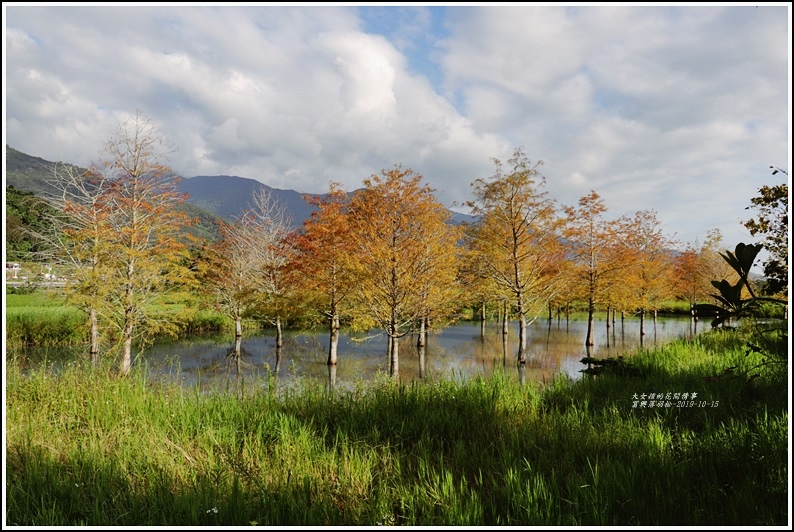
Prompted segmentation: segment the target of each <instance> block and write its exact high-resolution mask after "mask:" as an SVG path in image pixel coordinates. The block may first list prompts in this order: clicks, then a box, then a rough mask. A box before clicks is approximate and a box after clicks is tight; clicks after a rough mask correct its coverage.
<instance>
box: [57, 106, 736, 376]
mask: <svg viewBox="0 0 794 532" xmlns="http://www.w3.org/2000/svg"><path fill="white" fill-rule="evenodd" d="M167 149H168V145H167V143H166V142H164V141H163V139H162V138H161V137H160V135H159V133H158V131H157V129H156V127H155V126H154V124H153V123H152V121H151V120H150V119H149V118H148V117H145V116H143V115H141V114H140V113H138V114H136V115H135V116H134V117H133V118H131V119H130V120H128V121H127V122H124V123H122V125H121V126H120V128H119V130H118V131H117V132H116V133H115V134H114V135H113V137H112V139H111V140H110V141H109V142H108V143H107V145H106V146H105V149H104V151H103V154H104V155H105V156H106V159H105V160H104V162H102V163H100V164H97V165H95V166H93V167H92V168H91V169H90V170H89V172H88V173H86V174H80V175H78V174H76V173H74V172H70V171H62V172H57V173H56V177H57V179H56V180H55V183H54V184H55V185H56V187H57V189H58V190H60V191H61V194H60V195H59V196H58V197H56V198H53V200H54V203H55V205H57V207H58V212H59V214H58V216H54V217H53V219H52V220H51V222H52V223H51V224H50V225H51V226H52V227H53V228H57V230H53V231H51V232H49V233H48V234H47V235H46V237H47V240H48V242H49V244H50V246H49V249H50V250H52V251H53V252H54V253H55V255H56V256H57V257H58V258H59V259H60V260H62V261H66V262H69V263H71V264H72V265H73V266H74V269H73V271H74V272H75V276H74V278H73V282H72V283H70V287H69V297H70V298H71V301H72V302H73V303H75V304H78V305H79V306H81V307H82V308H84V309H85V310H86V311H87V313H88V315H89V317H90V318H89V319H90V320H91V331H92V334H91V338H92V340H91V352H92V356H93V358H94V360H96V359H97V357H98V356H99V347H100V344H99V339H100V331H101V330H102V327H103V326H102V324H103V323H104V324H106V325H105V326H108V325H109V326H111V327H112V328H114V329H115V330H116V331H117V333H118V334H117V337H118V339H119V345H120V346H121V352H122V364H121V369H122V371H123V372H128V371H129V369H130V361H131V349H132V345H133V341H134V340H136V339H142V338H144V337H146V336H147V335H150V334H151V333H152V332H159V331H167V330H169V328H172V327H173V324H172V323H169V322H168V321H167V320H163V321H160V322H157V321H155V320H154V319H153V318H152V315H151V314H150V312H149V309H150V307H151V302H152V301H153V300H154V299H155V298H157V297H159V296H160V295H161V294H163V293H164V292H166V291H168V290H171V289H175V288H183V287H185V286H188V287H191V288H195V287H197V286H202V287H203V289H204V290H205V292H207V293H209V294H211V295H212V298H213V300H214V302H215V304H216V307H217V308H218V309H220V310H222V311H224V312H225V313H226V314H227V315H228V316H229V317H230V318H231V319H232V320H234V322H235V333H236V335H237V337H238V339H239V337H240V336H241V335H242V320H243V319H244V318H245V317H247V316H257V317H258V318H259V319H267V320H268V321H270V322H271V323H272V324H273V325H274V326H275V328H276V331H277V345H279V346H280V345H281V342H282V340H281V327H282V324H283V323H284V322H285V321H286V320H290V319H293V318H296V317H298V316H303V317H305V316H314V317H315V319H316V320H318V321H324V322H325V323H326V324H327V325H328V328H329V334H330V347H329V353H328V364H329V365H335V364H336V363H337V357H338V348H337V346H338V339H339V331H340V327H341V324H342V323H346V324H347V325H349V326H350V327H352V328H354V329H357V330H371V329H379V330H381V331H383V332H384V333H385V334H386V335H387V336H388V338H389V339H390V341H389V342H388V344H389V361H390V364H389V366H390V373H391V374H392V375H396V374H397V373H398V371H399V339H400V338H401V337H403V336H405V335H407V334H409V333H412V332H418V333H419V335H418V337H419V340H418V341H419V344H420V347H421V346H423V345H424V342H425V335H426V332H427V331H428V329H429V328H431V327H441V326H443V325H444V324H445V323H448V322H449V321H450V320H454V319H455V318H456V316H457V313H458V312H459V310H460V309H461V308H462V307H465V306H472V307H477V308H480V309H481V310H482V315H483V317H484V316H485V314H486V307H491V308H493V307H496V308H499V309H500V311H501V315H502V316H503V321H504V324H505V329H504V331H505V334H506V331H507V328H506V327H507V317H508V315H512V316H514V317H516V318H517V320H518V322H519V350H518V354H517V358H518V361H519V362H521V363H523V362H524V361H525V357H526V351H527V349H526V348H527V336H526V330H527V326H528V324H529V323H531V322H532V321H533V320H535V319H537V318H538V317H539V316H540V315H541V314H542V313H543V312H544V310H545V309H551V308H552V307H553V306H556V307H561V306H565V305H568V304H570V303H571V302H575V301H585V302H586V303H587V308H588V313H589V327H588V335H587V339H586V344H587V345H592V344H593V321H594V314H595V312H596V311H597V310H598V309H607V310H609V309H612V311H613V312H614V311H615V310H621V311H632V312H633V311H636V310H640V311H641V313H643V314H642V315H644V312H645V311H655V310H656V309H657V308H658V307H659V305H660V304H661V303H662V302H664V301H669V300H671V299H673V298H676V297H678V298H681V299H686V300H688V301H690V303H692V304H694V303H695V302H698V301H702V300H703V299H704V298H706V297H707V295H708V294H709V292H710V291H711V285H710V282H709V281H710V280H711V279H714V278H721V277H720V275H730V272H727V271H719V272H718V271H717V270H716V268H719V267H720V263H721V262H722V261H721V258H720V256H719V253H720V252H721V251H722V249H721V242H720V236H719V233H718V232H716V231H715V232H712V233H710V234H709V237H708V238H707V240H706V242H705V243H704V244H703V245H700V244H698V243H694V244H690V245H688V247H687V248H686V249H685V250H684V251H674V249H675V248H676V247H677V245H676V243H675V242H673V241H672V240H671V239H670V238H668V237H666V236H665V235H664V233H663V230H662V225H661V223H660V221H659V220H658V218H657V215H656V213H655V212H654V211H641V212H637V213H636V214H635V215H634V216H624V217H621V218H618V219H608V218H607V217H606V212H607V208H606V206H605V205H604V202H603V200H602V199H601V198H600V196H599V195H598V194H597V193H596V192H594V191H591V192H590V193H589V194H587V195H585V196H584V197H582V198H581V199H580V200H579V202H578V204H577V205H573V206H564V207H563V208H562V209H559V208H558V207H557V205H556V203H555V202H554V201H553V200H552V199H550V198H549V197H548V195H547V193H546V191H545V179H544V178H543V176H542V175H541V174H540V172H539V166H540V165H541V164H542V163H541V162H536V163H534V164H533V163H532V162H531V161H530V160H529V159H528V158H527V157H526V155H525V154H524V152H523V150H522V149H521V148H519V149H516V150H515V152H514V154H513V156H512V158H511V159H509V160H508V161H507V164H506V165H503V163H502V162H501V161H499V160H496V159H495V160H494V164H495V173H494V174H493V175H492V176H491V177H489V178H482V179H477V180H476V181H475V182H474V183H472V192H473V196H474V199H473V200H472V201H471V202H469V203H468V207H469V208H470V209H471V211H472V213H473V214H475V215H476V216H477V220H478V221H477V223H475V224H472V225H470V226H460V225H455V224H452V223H451V220H450V211H448V210H447V209H446V208H445V207H444V206H443V205H442V204H440V203H439V202H438V200H437V199H436V198H435V196H434V194H433V192H434V191H433V190H432V189H431V188H429V187H428V186H427V185H426V184H425V183H424V178H423V177H422V176H421V175H420V174H418V173H415V172H414V171H413V170H411V169H405V168H402V167H401V166H399V165H395V166H394V167H393V168H391V169H387V170H383V171H381V173H380V174H379V175H373V176H371V177H370V178H368V179H365V180H364V183H363V185H364V186H363V188H362V189H361V190H359V191H357V192H355V193H353V194H348V193H347V192H345V191H344V190H343V189H342V188H341V186H340V185H339V184H337V183H331V185H330V190H329V192H328V193H327V194H326V195H324V196H323V197H321V198H319V199H312V200H311V201H313V202H314V207H315V211H314V213H313V214H312V216H311V218H310V219H308V220H306V221H305V222H304V223H303V224H302V226H301V227H299V228H297V229H295V228H293V226H292V222H291V220H288V219H287V217H286V216H285V214H284V211H283V210H282V209H281V208H280V207H279V206H278V205H277V204H276V203H275V202H274V201H273V198H272V197H270V196H269V195H268V194H267V193H264V192H262V193H259V194H258V195H257V196H256V197H255V198H254V201H253V203H252V205H251V206H250V208H249V209H248V210H247V211H246V212H245V214H244V215H243V216H241V217H240V218H239V219H238V220H236V221H234V222H230V223H225V224H223V226H222V227H221V235H222V238H221V239H220V240H219V241H218V242H215V243H212V244H211V245H209V246H206V247H198V246H195V245H194V243H192V242H191V241H190V240H189V237H188V236H187V235H186V233H185V231H184V228H185V227H187V226H189V225H190V223H191V221H190V220H189V219H187V217H186V216H184V214H181V213H180V211H178V210H176V209H175V208H174V206H175V204H177V203H179V202H182V201H184V198H183V197H181V196H179V195H178V194H177V193H176V188H175V184H176V182H175V176H174V175H173V172H172V171H171V170H170V169H169V168H168V167H167V166H165V165H164V164H163V163H162V162H161V161H162V160H163V157H164V156H165V154H166V153H167ZM198 251H200V252H198ZM238 343H239V342H238Z"/></svg>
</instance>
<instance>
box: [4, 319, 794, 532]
mask: <svg viewBox="0 0 794 532" xmlns="http://www.w3.org/2000/svg"><path fill="white" fill-rule="evenodd" d="M758 362H760V359H759V358H758V355H756V354H751V355H749V356H745V352H744V344H743V340H742V339H741V338H740V337H739V336H738V333H733V332H718V333H714V334H712V333H708V334H704V335H702V336H701V337H698V338H697V340H696V341H694V342H692V343H686V342H677V343H673V344H670V345H668V346H665V347H662V348H659V349H653V350H643V351H641V352H639V353H638V354H637V355H636V356H634V357H632V358H631V359H629V360H628V361H624V363H628V364H631V365H633V366H635V367H637V368H642V370H643V372H642V374H643V375H644V376H642V377H619V376H616V375H613V374H609V373H607V374H602V375H600V376H598V377H595V378H585V379H582V380H580V381H576V382H571V381H568V380H566V379H564V378H560V379H557V380H555V381H554V382H553V383H552V384H551V385H549V386H548V387H546V388H545V389H543V388H541V387H539V386H535V385H526V386H521V385H520V384H519V382H518V379H517V376H515V375H514V374H513V372H512V371H511V372H507V373H497V374H496V375H495V376H494V377H492V378H488V379H485V378H478V379H472V380H469V381H467V382H464V383H455V382H432V381H431V382H420V383H417V382H412V383H399V382H391V381H388V380H387V379H383V380H376V381H375V382H374V383H372V384H368V385H364V384H363V383H362V384H359V385H358V386H356V387H354V389H352V390H350V391H345V392H342V391H337V392H335V393H334V394H329V393H328V392H327V391H326V390H325V389H324V388H323V387H321V386H312V385H309V386H308V387H307V388H304V389H302V390H296V389H287V390H286V391H285V392H283V393H279V394H276V393H275V385H274V382H272V381H268V380H257V381H249V382H245V383H244V387H245V393H244V394H242V396H238V395H237V394H232V395H224V394H204V393H202V392H201V391H200V390H195V389H193V390H184V389H182V388H179V387H178V386H175V385H169V384H162V383H158V382H157V381H156V380H154V379H153V378H151V376H150V375H148V374H147V372H146V370H145V368H144V369H140V370H137V371H136V373H134V374H133V375H132V376H131V377H128V378H120V377H117V376H116V375H115V373H114V372H113V371H112V370H111V369H109V368H108V367H103V368H100V369H96V370H91V369H89V368H86V367H83V366H81V365H79V364H77V365H71V366H67V367H66V368H65V369H64V370H63V371H61V372H60V373H59V374H58V375H57V376H56V375H54V374H53V373H51V372H48V371H46V370H42V371H33V372H29V373H26V374H22V373H20V371H19V370H18V369H16V365H15V364H14V361H13V360H12V361H10V362H9V363H8V364H7V397H6V399H7V420H6V421H7V429H6V430H7V447H6V451H7V471H8V472H7V477H6V481H7V514H6V516H7V523H8V524H12V525H13V524H19V525H39V526H44V525H47V526H57V525H69V526H74V525H97V526H135V525H156V526H167V525H182V526H201V525H224V526H230V525H250V524H258V525H271V526H277V525H281V526H285V525H315V526H316V525H376V524H383V525H392V524H393V525H423V526H429V525H447V526H449V525H494V526H496V525H513V526H515V525H542V526H549V525H569V526H578V525H593V526H594V525H608V526H620V525H627V526H630V525H643V526H648V525H666V526H671V525H692V526H698V525H701V526H721V525H745V526H754V525H785V524H786V522H787V519H788V514H787V508H788V485H787V482H788V474H787V460H788V449H787V445H788V440H787V428H788V411H787V401H788V398H787V384H786V383H787V380H786V378H787V375H786V372H785V370H784V369H783V370H781V368H780V367H779V366H762V367H760V368H756V369H753V370H751V371H750V374H749V375H741V376H739V377H735V376H736V375H738V374H741V373H742V372H743V371H746V370H749V369H750V368H752V367H753V366H755V365H756V364H757V363H758ZM733 366H736V368H735V369H734V370H733V373H732V374H724V371H725V370H726V369H727V368H731V367H733ZM753 375H756V376H755V377H753V378H749V377H752V376H753ZM651 392H653V393H667V392H670V393H683V392H686V393H689V394H691V393H693V392H696V393H697V394H698V398H700V399H701V400H703V401H706V402H708V404H709V406H692V407H676V406H670V407H653V408H648V407H646V408H640V407H636V408H635V407H633V403H632V401H633V400H632V397H633V395H634V394H635V393H636V394H642V393H645V394H648V393H651ZM712 401H719V403H718V404H717V406H711V404H712V403H711V402H712Z"/></svg>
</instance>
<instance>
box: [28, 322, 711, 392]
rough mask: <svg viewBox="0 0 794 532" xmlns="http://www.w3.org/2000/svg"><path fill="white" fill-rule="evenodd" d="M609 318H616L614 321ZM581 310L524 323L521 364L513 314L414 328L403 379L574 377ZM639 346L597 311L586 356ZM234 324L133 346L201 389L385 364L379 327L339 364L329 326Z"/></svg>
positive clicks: (353, 343) (348, 373) (655, 334)
mask: <svg viewBox="0 0 794 532" xmlns="http://www.w3.org/2000/svg"><path fill="white" fill-rule="evenodd" d="M610 325H612V324H611V323H610ZM710 328H711V326H710V325H709V324H708V323H707V322H706V323H704V322H701V323H695V322H693V321H691V320H690V319H688V318H670V317H660V318H658V319H657V320H656V322H655V323H654V321H653V320H652V319H647V320H646V324H645V329H646V335H645V337H644V338H643V340H642V345H644V346H645V347H650V346H654V345H661V344H663V343H666V342H669V341H672V340H674V339H677V338H685V337H692V336H693V335H694V334H698V333H700V332H702V331H704V330H709V329H710ZM586 332H587V322H586V321H585V320H574V319H571V320H570V321H566V320H565V319H564V318H563V319H553V320H547V319H539V320H537V321H535V322H534V323H533V324H531V325H529V327H528V328H527V335H528V353H527V363H526V365H524V366H518V365H517V364H516V353H517V350H518V330H517V324H516V323H511V324H510V329H509V334H508V338H507V342H504V341H503V339H504V337H503V336H502V333H501V324H499V323H494V322H489V323H487V324H486V327H485V331H484V333H485V334H484V335H483V334H482V329H481V325H480V323H479V322H462V323H458V324H455V325H452V326H449V327H447V328H445V329H443V330H442V331H439V332H435V333H433V332H431V333H430V334H428V339H427V346H426V348H425V350H424V353H423V354H422V353H420V351H419V350H418V349H417V347H416V340H417V337H416V336H415V335H409V336H406V337H404V338H403V339H402V341H401V343H400V360H399V379H400V380H401V381H403V382H409V381H411V380H415V379H421V378H434V379H459V380H460V379H466V378H469V377H472V376H475V375H483V376H488V375H490V374H491V373H493V372H494V370H495V369H496V368H503V367H506V368H510V371H515V372H516V375H517V376H518V378H519V379H520V380H521V381H522V382H524V381H527V380H528V381H540V382H548V381H550V380H552V379H553V378H554V377H555V376H556V375H558V374H565V375H567V376H569V377H570V378H572V379H578V378H581V377H582V375H583V374H582V370H583V369H585V368H586V367H587V366H586V364H583V363H582V362H581V359H582V358H583V357H585V356H587V355H588V353H587V350H586V349H585V347H584V338H585V335H586ZM640 346H641V340H640V320H639V319H638V318H627V319H626V320H625V321H621V320H620V319H618V320H616V322H615V323H614V326H611V327H610V328H609V329H607V324H606V321H605V320H604V319H601V320H596V325H595V346H593V347H592V348H591V349H590V353H589V354H590V356H593V357H596V358H606V357H615V356H618V355H623V354H630V353H632V352H634V351H635V350H636V349H637V348H638V347H640ZM82 351H84V349H60V350H53V349H42V348H38V349H36V348H27V349H22V350H19V351H18V352H17V356H19V357H20V358H21V359H23V360H25V361H27V365H33V364H35V363H36V361H41V360H43V359H44V357H46V358H47V360H48V361H49V362H53V363H55V366H56V368H57V366H58V365H59V364H63V363H65V362H67V361H68V360H73V359H74V358H75V357H76V356H86V355H85V354H79V353H81V352H82ZM235 351H236V346H235V338H234V335H233V334H222V335H219V334H212V335H198V336H192V337H190V338H185V339H180V340H178V341H161V342H157V343H155V344H154V345H152V346H150V347H148V348H146V349H145V350H144V351H143V352H142V353H140V354H138V355H137V356H136V359H135V361H134V364H146V366H147V367H149V368H150V369H152V370H154V372H155V374H156V375H159V376H161V377H163V378H176V379H178V380H179V382H181V383H183V384H184V385H185V386H194V385H196V384H198V385H199V386H200V389H201V390H204V391H210V390H215V391H221V390H234V389H238V388H239V386H241V385H245V386H246V388H247V387H249V386H251V385H252V384H253V383H256V382H259V383H260V385H261V383H262V382H267V383H268V385H273V383H274V381H275V384H276V386H278V387H280V388H283V387H285V386H292V385H296V384H298V383H300V382H302V381H303V380H305V379H309V380H314V381H319V382H321V383H322V384H323V385H326V384H327V385H330V386H332V387H333V388H340V387H341V388H349V387H352V386H353V385H354V384H355V383H356V382H358V381H360V380H364V381H366V380H370V379H373V378H375V377H376V376H377V375H380V374H384V375H386V374H388V368H389V366H388V356H387V343H386V340H385V336H384V335H383V334H379V333H378V332H376V331H373V332H372V333H371V334H369V335H358V336H352V337H351V336H350V335H348V334H341V335H340V341H339V361H338V364H337V366H335V367H332V368H329V367H328V366H327V365H326V361H327V356H328V333H327V332H325V331H319V332H285V335H284V345H283V348H281V349H277V348H276V342H275V336H274V334H273V333H272V332H267V331H265V332H263V333H257V334H249V335H248V336H243V338H242V340H241V342H240V356H239V357H237V356H235Z"/></svg>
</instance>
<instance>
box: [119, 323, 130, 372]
mask: <svg viewBox="0 0 794 532" xmlns="http://www.w3.org/2000/svg"><path fill="white" fill-rule="evenodd" d="M125 329H126V327H125ZM131 368H132V335H131V334H130V335H127V333H126V330H125V336H124V350H123V352H122V355H121V374H122V375H129V374H130V369H131Z"/></svg>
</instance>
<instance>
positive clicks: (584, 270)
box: [564, 190, 631, 346]
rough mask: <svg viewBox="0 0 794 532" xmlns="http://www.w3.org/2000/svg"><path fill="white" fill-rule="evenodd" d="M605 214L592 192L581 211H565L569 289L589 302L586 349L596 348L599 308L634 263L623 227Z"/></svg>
mask: <svg viewBox="0 0 794 532" xmlns="http://www.w3.org/2000/svg"><path fill="white" fill-rule="evenodd" d="M606 211H607V208H606V206H605V205H604V202H603V200H602V199H601V196H599V195H598V194H597V193H596V192H595V191H593V190H591V191H590V193H589V194H587V195H586V196H583V197H582V198H580V199H579V203H578V207H576V206H566V207H565V213H566V216H567V220H566V221H567V224H566V228H565V231H564V234H565V237H566V239H567V243H568V250H567V255H568V260H569V268H568V270H567V271H568V272H569V275H570V279H569V286H570V287H571V290H573V291H574V292H576V293H577V294H579V295H580V297H582V298H583V299H584V300H586V301H587V336H586V338H585V345H586V346H592V345H594V344H595V341H594V340H593V337H594V322H595V311H596V306H597V305H598V304H601V303H603V302H608V301H609V298H610V291H612V290H616V287H617V286H619V285H620V284H621V283H622V280H621V274H622V270H624V269H625V268H626V267H627V265H629V264H630V263H631V256H630V253H628V248H627V247H626V246H624V245H623V239H622V235H621V230H620V226H621V225H623V223H622V222H618V223H610V222H608V221H607V220H606V218H605V213H606ZM612 299H613V300H614V299H615V296H614V294H613V295H612Z"/></svg>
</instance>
